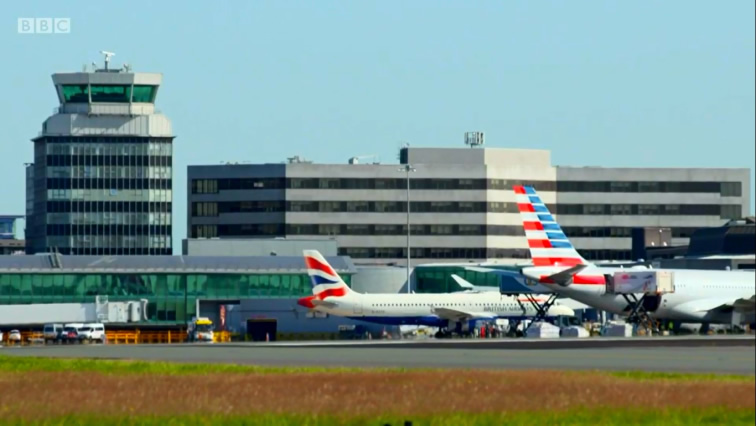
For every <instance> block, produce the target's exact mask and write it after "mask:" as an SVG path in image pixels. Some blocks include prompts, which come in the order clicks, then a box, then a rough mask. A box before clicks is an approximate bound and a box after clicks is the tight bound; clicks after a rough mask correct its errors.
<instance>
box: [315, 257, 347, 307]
mask: <svg viewBox="0 0 756 426" xmlns="http://www.w3.org/2000/svg"><path fill="white" fill-rule="evenodd" d="M304 259H305V265H306V266H307V274H308V275H309V276H310V282H311V283H312V294H314V295H315V296H317V297H318V299H320V300H323V299H324V298H326V297H329V296H331V297H339V296H344V295H346V294H347V293H349V292H350V291H351V290H350V289H349V287H348V286H347V285H346V283H345V282H344V280H342V279H341V277H340V276H339V274H337V273H336V270H334V269H333V268H332V267H331V265H329V264H328V261H326V260H325V257H323V255H321V254H320V252H319V251H317V250H304Z"/></svg>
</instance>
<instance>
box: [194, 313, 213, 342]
mask: <svg viewBox="0 0 756 426" xmlns="http://www.w3.org/2000/svg"><path fill="white" fill-rule="evenodd" d="M188 332H189V341H190V342H213V337H214V336H213V322H212V321H211V320H210V318H206V317H195V318H192V321H191V322H190V323H189V329H188Z"/></svg>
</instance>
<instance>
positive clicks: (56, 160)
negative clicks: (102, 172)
mask: <svg viewBox="0 0 756 426" xmlns="http://www.w3.org/2000/svg"><path fill="white" fill-rule="evenodd" d="M45 164H46V165H47V166H48V167H71V166H92V167H95V166H161V167H170V166H171V165H172V158H171V157H170V156H163V155H149V156H147V155H127V156H123V155H118V156H110V155H86V156H85V155H78V156H77V155H48V156H47V157H46V159H45Z"/></svg>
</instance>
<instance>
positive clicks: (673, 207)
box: [192, 201, 742, 219]
mask: <svg viewBox="0 0 756 426" xmlns="http://www.w3.org/2000/svg"><path fill="white" fill-rule="evenodd" d="M547 208H548V209H549V211H551V212H556V213H557V214H560V215H613V216H616V215H653V216H658V215H683V216H696V215H699V216H720V217H722V218H728V219H735V218H739V217H740V215H741V213H742V207H741V206H740V205H739V204H732V205H722V206H720V205H717V204H558V205H557V206H556V208H555V207H554V206H553V205H547ZM411 210H412V212H413V213H518V212H519V208H518V207H517V204H516V203H486V202H481V201H469V202H465V201H413V202H412V203H411ZM406 211H407V203H406V202H402V201H286V202H284V201H224V202H218V203H216V202H196V203H192V216H217V215H219V214H223V213H283V212H324V213H344V212H347V213H404V212H406Z"/></svg>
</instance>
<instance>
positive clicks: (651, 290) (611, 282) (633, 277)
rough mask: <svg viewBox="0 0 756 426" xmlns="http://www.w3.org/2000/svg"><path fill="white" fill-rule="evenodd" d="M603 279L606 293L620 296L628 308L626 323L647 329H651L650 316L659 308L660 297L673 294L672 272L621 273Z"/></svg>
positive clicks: (673, 281)
mask: <svg viewBox="0 0 756 426" xmlns="http://www.w3.org/2000/svg"><path fill="white" fill-rule="evenodd" d="M605 278H606V293H607V294H617V295H621V296H622V297H623V298H624V299H625V301H626V302H627V304H628V306H629V307H630V313H629V314H628V317H627V322H628V323H631V324H639V325H644V326H646V327H647V328H651V325H652V320H651V315H650V314H651V313H653V312H655V311H656V310H657V309H658V308H659V305H660V304H661V300H662V296H663V295H665V294H669V293H674V292H675V280H674V278H675V276H674V273H673V272H672V271H654V270H645V271H623V272H615V273H614V274H613V275H606V276H605ZM638 295H640V297H638Z"/></svg>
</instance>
